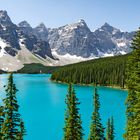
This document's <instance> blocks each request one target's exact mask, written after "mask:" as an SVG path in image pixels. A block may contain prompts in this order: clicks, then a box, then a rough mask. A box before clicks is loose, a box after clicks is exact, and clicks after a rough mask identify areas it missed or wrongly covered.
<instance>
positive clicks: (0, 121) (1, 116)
mask: <svg viewBox="0 0 140 140" xmlns="http://www.w3.org/2000/svg"><path fill="white" fill-rule="evenodd" d="M3 122H4V107H3V106H0V139H2V125H3Z"/></svg>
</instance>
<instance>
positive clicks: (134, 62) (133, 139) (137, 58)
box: [124, 29, 140, 140]
mask: <svg viewBox="0 0 140 140" xmlns="http://www.w3.org/2000/svg"><path fill="white" fill-rule="evenodd" d="M132 49H133V52H132V55H131V56H130V57H129V59H128V65H127V87H128V97H127V101H126V105H127V111H126V115H127V126H126V133H125V135H124V136H125V139H126V140H138V139H139V138H140V29H139V30H138V31H137V33H136V35H135V37H134V39H133V42H132Z"/></svg>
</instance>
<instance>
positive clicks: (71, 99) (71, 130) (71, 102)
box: [64, 84, 83, 140]
mask: <svg viewBox="0 0 140 140" xmlns="http://www.w3.org/2000/svg"><path fill="white" fill-rule="evenodd" d="M65 102H66V105H67V109H66V114H65V127H64V140H82V139H83V129H82V121H81V117H80V115H79V108H78V105H79V104H80V103H79V101H78V98H77V97H76V94H75V91H74V89H73V88H72V85H71V84H70V85H69V89H68V94H67V97H66V101H65Z"/></svg>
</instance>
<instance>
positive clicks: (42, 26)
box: [36, 22, 46, 29]
mask: <svg viewBox="0 0 140 140" xmlns="http://www.w3.org/2000/svg"><path fill="white" fill-rule="evenodd" d="M36 28H42V29H46V26H45V24H44V23H43V22H41V23H40V24H39V25H38V26H37V27H36Z"/></svg>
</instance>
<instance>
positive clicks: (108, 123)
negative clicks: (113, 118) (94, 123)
mask: <svg viewBox="0 0 140 140" xmlns="http://www.w3.org/2000/svg"><path fill="white" fill-rule="evenodd" d="M110 127H111V122H110V118H109V119H108V121H107V128H106V140H110V139H111V135H110V131H111V130H110Z"/></svg>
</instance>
